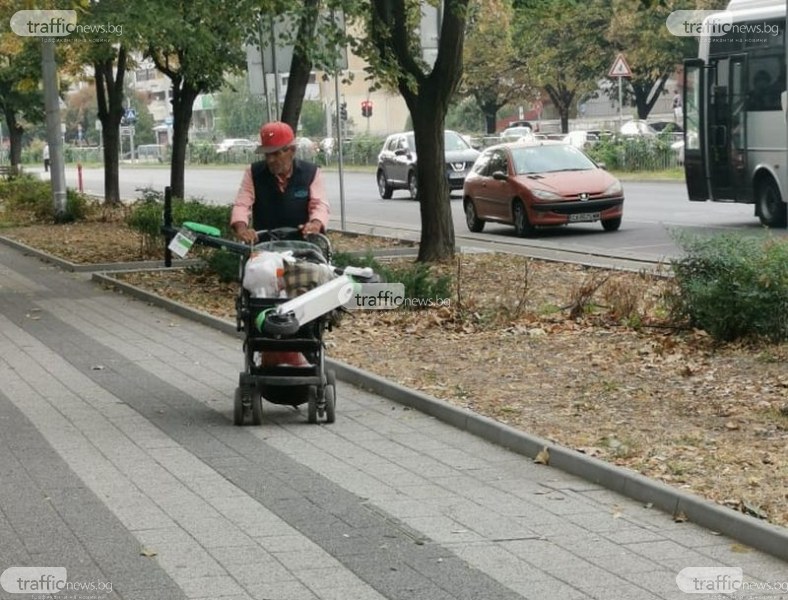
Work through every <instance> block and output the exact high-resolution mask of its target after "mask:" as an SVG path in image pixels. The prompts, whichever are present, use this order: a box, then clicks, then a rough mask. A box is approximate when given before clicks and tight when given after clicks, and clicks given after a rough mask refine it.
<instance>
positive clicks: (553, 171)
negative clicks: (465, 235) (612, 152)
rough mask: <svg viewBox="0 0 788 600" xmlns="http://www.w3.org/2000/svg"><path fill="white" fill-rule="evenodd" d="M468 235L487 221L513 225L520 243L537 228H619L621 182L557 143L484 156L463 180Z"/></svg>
mask: <svg viewBox="0 0 788 600" xmlns="http://www.w3.org/2000/svg"><path fill="white" fill-rule="evenodd" d="M463 207H464V209H465V222H466V223H467V225H468V229H470V230H471V231H474V232H479V231H481V230H482V229H484V224H485V223H486V222H487V221H494V222H499V223H508V224H511V225H514V228H515V232H516V233H517V235H519V236H521V237H526V236H530V235H533V234H534V233H535V232H536V229H537V228H538V227H543V226H555V225H566V224H571V223H583V222H593V221H601V223H602V227H603V228H604V230H605V231H616V230H617V229H618V228H619V227H621V217H622V215H623V212H624V189H623V187H622V186H621V182H620V181H619V180H618V179H616V178H615V177H613V176H612V175H611V174H610V173H608V172H607V171H605V170H604V169H603V168H601V167H600V166H598V165H597V164H596V163H595V162H594V161H592V160H591V159H590V158H588V156H586V155H585V154H584V153H583V152H582V151H581V150H579V149H577V148H575V147H573V146H570V145H569V144H564V143H561V142H551V141H542V142H536V143H530V142H529V143H520V142H518V143H514V144H500V145H498V146H492V147H490V148H487V149H486V150H485V151H484V152H482V154H481V156H479V158H478V159H477V160H476V162H475V163H474V165H473V168H472V169H471V172H470V173H469V174H468V176H467V178H466V179H465V185H464V187H463Z"/></svg>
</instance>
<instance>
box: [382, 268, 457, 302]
mask: <svg viewBox="0 0 788 600" xmlns="http://www.w3.org/2000/svg"><path fill="white" fill-rule="evenodd" d="M384 275H385V277H386V280H387V281H389V282H396V283H402V284H404V285H405V297H406V298H411V299H416V300H419V301H420V302H421V303H420V304H419V303H414V304H413V305H411V306H412V307H413V308H417V307H418V306H419V305H420V306H423V307H425V308H426V307H427V304H426V301H432V302H435V303H440V302H442V301H443V300H445V299H446V298H450V297H451V283H452V278H451V276H449V275H441V276H436V275H434V274H433V272H432V269H431V268H430V266H429V265H427V264H424V263H420V262H419V263H413V264H411V265H408V266H407V267H399V268H395V269H385V270H384Z"/></svg>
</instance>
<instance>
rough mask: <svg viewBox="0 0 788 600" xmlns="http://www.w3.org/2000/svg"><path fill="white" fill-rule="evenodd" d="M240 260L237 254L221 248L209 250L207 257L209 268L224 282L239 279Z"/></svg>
mask: <svg viewBox="0 0 788 600" xmlns="http://www.w3.org/2000/svg"><path fill="white" fill-rule="evenodd" d="M239 260H240V257H239V256H238V255H237V254H234V253H233V252H229V251H227V250H221V249H220V250H213V251H211V252H208V253H207V256H206V258H205V262H206V264H207V268H208V270H209V271H212V272H214V273H216V276H217V277H218V278H219V280H220V281H221V282H223V283H232V282H234V281H238V274H239V265H238V262H239Z"/></svg>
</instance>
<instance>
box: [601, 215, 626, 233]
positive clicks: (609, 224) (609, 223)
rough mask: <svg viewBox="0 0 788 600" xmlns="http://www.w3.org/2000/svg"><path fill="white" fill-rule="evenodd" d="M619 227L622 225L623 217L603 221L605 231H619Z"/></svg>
mask: <svg viewBox="0 0 788 600" xmlns="http://www.w3.org/2000/svg"><path fill="white" fill-rule="evenodd" d="M619 227H621V217H615V218H613V219H605V220H604V221H602V229H604V230H605V231H618V228H619Z"/></svg>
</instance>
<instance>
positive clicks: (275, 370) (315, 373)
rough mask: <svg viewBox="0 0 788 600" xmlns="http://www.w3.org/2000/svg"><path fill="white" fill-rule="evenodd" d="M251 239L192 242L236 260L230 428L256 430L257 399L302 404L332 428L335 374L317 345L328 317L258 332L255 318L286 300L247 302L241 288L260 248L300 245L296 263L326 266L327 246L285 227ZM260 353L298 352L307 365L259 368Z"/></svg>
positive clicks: (311, 418) (201, 237)
mask: <svg viewBox="0 0 788 600" xmlns="http://www.w3.org/2000/svg"><path fill="white" fill-rule="evenodd" d="M257 234H258V240H262V241H259V242H258V244H257V245H248V244H242V243H239V242H234V241H232V240H228V239H224V238H219V237H215V236H213V235H207V234H204V233H196V234H195V240H194V241H195V243H199V244H202V245H205V246H210V247H213V248H222V249H225V250H228V251H230V252H233V253H234V254H238V255H239V257H240V261H239V263H240V264H239V279H238V281H239V285H238V288H239V292H238V296H237V297H236V300H235V307H236V330H237V331H238V332H240V333H243V334H244V342H243V350H244V370H243V371H241V372H240V374H239V376H238V387H236V388H235V396H234V403H233V423H234V424H235V425H238V426H242V425H245V424H246V421H247V420H248V419H249V418H251V422H252V424H253V425H261V424H262V423H263V406H262V400H263V398H265V399H266V400H267V401H269V402H271V403H272V404H283V405H290V406H293V407H298V406H300V405H301V404H305V403H306V404H307V420H308V422H309V423H317V422H318V421H319V420H320V419H324V420H325V422H326V423H333V422H334V421H335V419H336V374H335V373H334V371H333V370H330V369H326V362H325V343H324V342H323V332H324V331H326V330H330V329H331V324H332V317H331V314H330V313H329V314H325V315H322V316H320V317H318V318H317V319H315V320H313V321H310V322H309V323H306V324H304V325H303V326H301V327H300V328H299V329H298V330H297V331H296V332H295V333H293V334H292V335H280V334H270V333H267V332H266V331H265V328H264V327H263V328H261V329H262V330H260V329H258V328H257V324H256V322H257V319H258V317H259V316H260V314H261V313H262V312H263V311H268V310H270V309H273V308H275V307H276V306H277V305H278V304H282V303H284V302H287V301H289V300H291V298H253V297H252V296H251V294H250V292H249V291H248V290H246V289H245V288H244V287H243V285H242V282H243V276H244V272H245V269H246V263H247V262H248V261H249V258H250V257H251V255H252V252H253V250H254V249H255V248H257V247H258V246H259V245H260V244H264V243H273V242H287V241H291V242H292V241H300V242H306V244H302V245H300V249H296V250H294V256H295V257H296V258H301V259H304V260H310V261H312V262H322V263H325V264H329V262H330V260H331V242H330V241H329V239H328V238H327V237H326V236H325V235H323V234H309V235H307V236H306V238H304V236H303V235H302V234H301V232H300V231H299V230H298V229H295V228H291V227H283V228H279V229H271V230H266V231H258V232H257ZM261 249H270V248H261ZM299 255H300V256H299ZM265 352H299V353H301V354H302V355H303V356H304V357H305V358H306V359H307V361H308V365H304V366H291V365H276V366H264V365H262V364H261V363H262V360H260V361H258V358H262V355H263V354H264V353H265Z"/></svg>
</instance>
